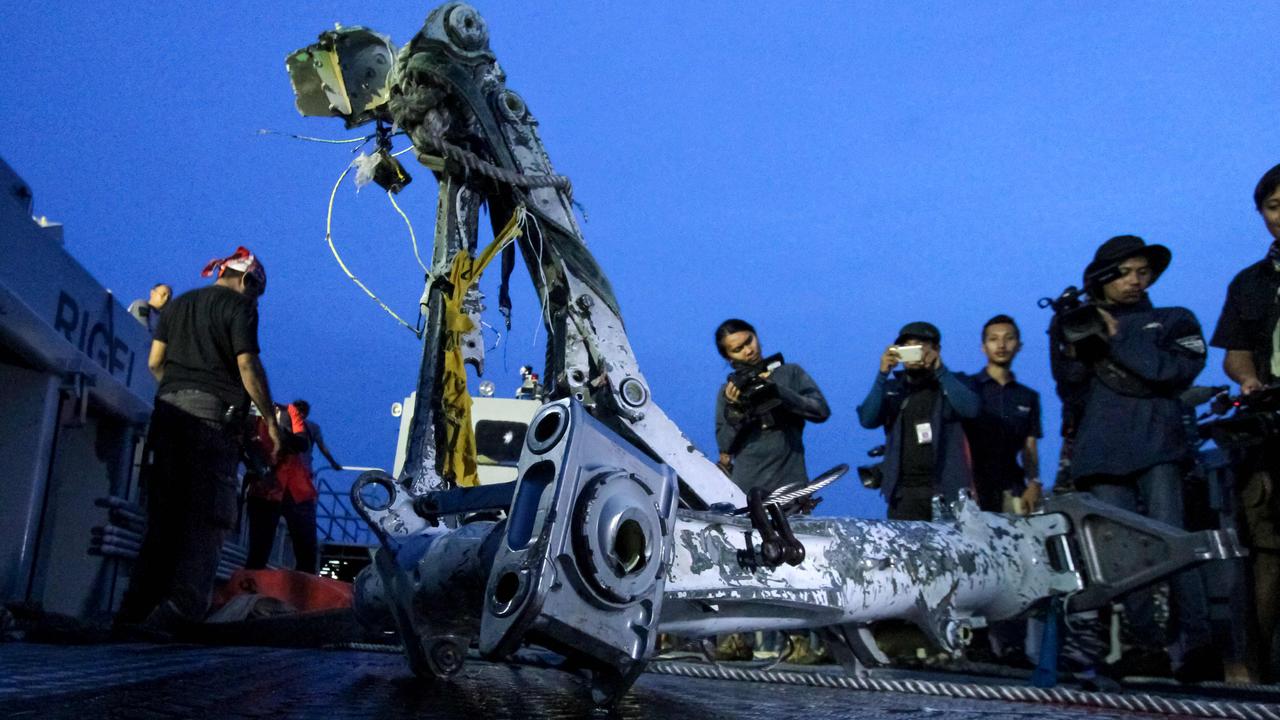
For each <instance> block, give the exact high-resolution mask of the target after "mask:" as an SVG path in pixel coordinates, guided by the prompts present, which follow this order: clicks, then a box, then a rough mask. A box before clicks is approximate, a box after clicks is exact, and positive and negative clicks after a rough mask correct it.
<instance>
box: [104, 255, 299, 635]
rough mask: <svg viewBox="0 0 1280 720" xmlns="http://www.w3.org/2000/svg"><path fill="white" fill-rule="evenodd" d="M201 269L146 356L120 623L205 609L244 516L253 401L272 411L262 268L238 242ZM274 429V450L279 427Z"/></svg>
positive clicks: (162, 620)
mask: <svg viewBox="0 0 1280 720" xmlns="http://www.w3.org/2000/svg"><path fill="white" fill-rule="evenodd" d="M201 275H202V276H204V277H214V278H215V279H214V282H213V283H212V284H210V285H207V286H205V287H202V288H198V289H196V290H191V291H189V292H186V293H183V294H182V295H180V296H179V297H177V298H176V299H174V300H172V301H171V302H170V303H169V304H168V307H166V309H165V312H164V314H163V315H161V316H160V323H159V325H158V327H157V328H156V332H155V337H154V339H153V341H152V343H151V352H150V356H149V357H148V361H147V366H148V368H149V369H150V370H151V373H152V374H153V375H155V378H156V381H157V388H156V398H155V409H154V411H153V412H152V415H151V424H150V429H149V431H148V434H147V444H146V449H145V452H144V459H143V468H142V484H143V488H144V492H145V493H146V505H147V534H146V537H145V538H144V539H143V543H142V548H141V550H140V552H139V554H138V561H137V563H136V564H135V565H134V568H133V573H132V576H131V577H130V579H129V589H128V591H127V592H126V593H125V597H124V600H123V602H122V603H121V607H120V612H119V614H117V616H116V624H117V626H118V627H121V628H122V629H123V628H129V627H133V626H140V627H141V628H143V629H144V630H145V631H147V632H162V633H167V632H172V631H174V630H177V629H180V628H181V627H182V626H183V625H184V624H186V623H193V622H199V621H201V620H202V619H203V618H204V614H205V612H206V611H207V610H208V607H209V599H210V595H211V594H212V591H213V581H214V575H215V573H216V572H217V568H218V558H219V556H220V554H221V550H222V541H223V538H224V537H225V535H226V531H227V530H228V529H230V528H231V527H232V525H233V524H234V522H235V518H236V511H237V505H236V496H237V490H238V488H237V485H236V483H237V478H236V470H237V466H238V465H239V462H240V451H241V443H242V440H243V437H244V427H245V421H246V417H247V414H248V409H249V403H250V402H252V403H253V404H254V405H256V406H257V407H258V409H259V411H260V412H262V413H263V414H264V415H267V416H269V415H270V414H271V413H272V408H273V405H272V402H271V392H270V390H269V388H268V386H267V376H266V372H265V371H264V370H263V369H262V363H261V362H260V361H259V359H258V353H259V349H258V308H257V302H258V298H259V297H260V296H261V295H262V294H263V293H264V292H265V291H266V288H267V273H266V269H265V268H264V267H263V266H262V263H261V261H259V260H258V258H257V257H255V256H254V254H253V253H252V252H250V251H249V250H248V249H247V248H244V247H240V248H238V249H237V250H236V252H235V253H233V254H232V255H230V256H229V257H225V258H220V259H214V260H211V261H209V263H208V265H206V266H205V268H204V271H203V272H202V273H201ZM268 437H269V440H270V446H269V447H268V452H269V454H272V455H274V453H275V452H276V449H277V448H278V447H279V445H280V431H279V429H278V428H275V427H272V428H269V429H268Z"/></svg>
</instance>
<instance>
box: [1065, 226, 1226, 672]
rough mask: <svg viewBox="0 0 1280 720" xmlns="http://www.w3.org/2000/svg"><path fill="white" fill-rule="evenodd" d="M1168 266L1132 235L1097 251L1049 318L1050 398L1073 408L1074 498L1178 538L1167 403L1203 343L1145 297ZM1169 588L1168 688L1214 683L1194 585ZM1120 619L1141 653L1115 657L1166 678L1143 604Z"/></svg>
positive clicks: (1132, 603) (1179, 469) (1194, 370)
mask: <svg viewBox="0 0 1280 720" xmlns="http://www.w3.org/2000/svg"><path fill="white" fill-rule="evenodd" d="M1171 259H1172V254H1171V253H1170V252H1169V249H1168V248H1166V247H1164V246H1162V245H1147V244H1146V243H1145V242H1144V241H1143V240H1142V238H1139V237H1136V236H1133V235H1121V236H1118V237H1113V238H1111V239H1110V240H1108V241H1106V242H1105V243H1103V244H1102V246H1101V247H1099V248H1098V250H1097V252H1096V253H1095V255H1094V258H1093V261H1092V262H1091V263H1089V266H1088V267H1087V268H1086V269H1085V272H1084V286H1085V291H1086V292H1087V293H1088V295H1089V304H1088V305H1086V306H1085V307H1084V308H1082V309H1081V310H1078V311H1073V312H1072V313H1069V314H1063V315H1060V316H1058V317H1055V318H1054V322H1053V323H1052V324H1051V327H1050V334H1051V336H1052V337H1051V353H1052V354H1053V357H1052V361H1053V362H1052V366H1053V371H1054V379H1055V380H1056V381H1057V383H1058V393H1059V395H1061V396H1062V397H1063V398H1064V402H1066V401H1071V402H1074V403H1076V406H1077V413H1078V424H1077V427H1076V429H1075V438H1074V449H1073V451H1072V456H1071V479H1072V481H1073V482H1074V484H1075V485H1076V487H1078V488H1079V489H1081V490H1088V491H1090V492H1092V493H1093V494H1095V495H1096V496H1097V497H1098V498H1099V499H1101V500H1104V501H1106V502H1108V503H1111V504H1113V505H1116V506H1119V507H1122V508H1124V509H1126V510H1132V511H1135V512H1143V514H1145V515H1147V516H1148V517H1150V518H1153V519H1155V520H1159V521H1161V522H1163V523H1166V524H1168V525H1173V526H1175V527H1183V526H1184V517H1183V505H1182V478H1183V472H1184V464H1185V463H1186V462H1187V461H1188V460H1189V459H1190V458H1189V455H1190V450H1189V448H1190V446H1189V444H1188V442H1187V437H1186V433H1185V428H1184V425H1183V423H1182V405H1181V403H1180V402H1179V399H1178V396H1179V394H1180V393H1181V392H1182V391H1183V390H1186V389H1187V388H1188V387H1189V386H1190V385H1191V383H1192V382H1193V381H1194V380H1195V378H1196V376H1197V375H1199V374H1200V371H1201V370H1202V369H1204V363H1205V342H1204V337H1203V336H1202V335H1201V332H1200V323H1199V321H1197V320H1196V317H1195V315H1194V314H1192V312H1191V311H1190V310H1187V309H1186V308H1181V307H1161V308H1157V307H1154V306H1152V304H1151V301H1150V299H1149V298H1148V297H1147V288H1149V287H1150V286H1151V285H1152V284H1153V283H1155V281H1156V280H1158V279H1159V277H1160V275H1161V273H1163V272H1164V270H1165V268H1167V267H1168V265H1169V261H1170V260H1171ZM1170 586H1171V590H1172V593H1173V598H1174V603H1173V604H1174V606H1175V608H1176V613H1177V619H1178V627H1179V628H1180V629H1181V631H1182V633H1183V634H1184V636H1185V639H1186V647H1188V648H1191V650H1190V651H1189V652H1188V654H1187V656H1186V660H1185V662H1184V663H1183V667H1182V668H1181V669H1180V670H1179V677H1180V678H1182V679H1188V680H1192V679H1194V680H1203V679H1210V678H1212V677H1215V676H1216V677H1218V678H1219V679H1220V676H1221V673H1222V666H1221V661H1220V659H1219V658H1218V657H1217V655H1216V652H1215V651H1214V650H1213V648H1212V644H1211V640H1212V638H1211V634H1210V627H1209V617H1208V606H1207V604H1206V600H1205V594H1204V588H1203V586H1202V585H1201V583H1200V580H1199V576H1198V575H1197V574H1196V573H1195V572H1194V571H1188V572H1183V573H1179V574H1177V575H1175V576H1173V578H1171V580H1170ZM1125 608H1126V615H1127V616H1128V618H1129V621H1130V623H1131V625H1132V627H1133V629H1134V631H1135V635H1136V637H1138V638H1140V639H1141V641H1142V642H1144V643H1145V645H1142V646H1138V647H1135V648H1133V649H1132V650H1131V651H1130V653H1127V654H1126V657H1125V658H1124V659H1122V661H1121V662H1122V663H1124V667H1126V668H1128V669H1129V670H1131V671H1133V672H1141V673H1144V674H1151V673H1154V672H1163V673H1167V672H1168V669H1167V668H1168V664H1169V659H1168V654H1167V653H1166V652H1165V650H1164V645H1165V643H1164V641H1163V633H1162V631H1161V629H1160V626H1159V625H1158V624H1157V623H1156V619H1155V606H1154V603H1153V598H1152V593H1151V592H1150V591H1149V590H1148V591H1139V592H1136V593H1131V594H1130V595H1129V596H1128V597H1126V598H1125ZM1117 670H1119V669H1117Z"/></svg>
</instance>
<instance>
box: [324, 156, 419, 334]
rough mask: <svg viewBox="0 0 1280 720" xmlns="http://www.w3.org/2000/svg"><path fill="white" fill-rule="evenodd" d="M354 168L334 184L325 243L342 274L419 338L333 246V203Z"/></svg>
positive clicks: (344, 171)
mask: <svg viewBox="0 0 1280 720" xmlns="http://www.w3.org/2000/svg"><path fill="white" fill-rule="evenodd" d="M353 167H355V163H350V164H348V165H347V167H346V169H345V170H343V171H342V174H341V175H339V176H338V180H337V182H335V183H334V184H333V189H332V190H330V191H329V210H328V212H327V213H326V215H325V219H324V239H325V242H327V243H329V252H332V253H333V259H335V260H337V261H338V267H340V268H342V272H344V273H346V275H347V277H348V278H350V279H351V282H353V283H355V284H356V285H357V286H359V288H360V289H361V290H363V291H364V294H365V295H368V296H369V297H371V298H373V301H374V302H376V303H378V307H380V308H382V309H383V310H385V311H386V312H387V314H388V315H390V316H391V317H393V318H395V320H396V322H398V323H400V324H401V325H403V326H405V328H406V329H408V331H409V332H411V333H413V334H414V335H415V336H417V335H418V334H419V333H418V331H417V329H415V328H414V327H413V326H412V325H410V324H409V323H407V322H405V321H404V318H402V317H400V316H399V315H397V314H396V311H395V310H392V309H391V308H389V307H387V304H386V303H384V302H382V298H379V297H378V296H377V295H374V294H373V291H372V290H370V289H369V288H368V287H367V286H365V284H364V283H362V282H360V278H357V277H356V276H355V274H354V273H352V272H351V270H350V269H348V268H347V264H346V263H345V262H343V261H342V256H341V255H339V254H338V248H337V247H335V246H334V244H333V202H334V199H335V198H336V197H337V196H338V188H339V187H340V186H341V185H342V181H343V180H345V179H346V177H347V173H349V172H351V168H353ZM392 204H394V201H392Z"/></svg>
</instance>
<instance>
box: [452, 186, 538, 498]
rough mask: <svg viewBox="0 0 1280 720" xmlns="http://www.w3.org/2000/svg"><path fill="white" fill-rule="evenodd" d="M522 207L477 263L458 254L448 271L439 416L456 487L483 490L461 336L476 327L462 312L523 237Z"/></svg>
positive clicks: (476, 258) (461, 253)
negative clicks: (496, 261) (489, 270)
mask: <svg viewBox="0 0 1280 720" xmlns="http://www.w3.org/2000/svg"><path fill="white" fill-rule="evenodd" d="M524 213H525V210H524V206H523V205H520V206H517V207H516V210H515V212H514V213H512V214H511V219H510V220H508V221H507V225H506V227H504V228H502V232H500V233H498V236H497V237H495V238H494V239H493V242H491V243H489V245H488V246H487V247H485V249H484V250H483V251H482V252H481V253H480V254H479V255H478V256H476V257H474V258H473V257H471V256H470V255H468V254H466V253H464V252H460V253H458V254H457V255H454V257H453V267H452V268H450V270H449V284H450V288H451V289H450V291H449V294H448V295H446V296H445V299H444V372H443V373H441V376H440V382H441V388H440V390H441V394H440V396H441V405H442V407H441V412H442V415H443V418H444V422H445V450H444V468H443V470H444V476H445V478H446V479H448V480H452V481H453V482H454V484H455V485H457V486H458V487H475V486H476V485H479V484H480V476H479V474H478V473H477V471H476V435H475V432H474V431H473V430H472V429H471V394H470V393H468V392H467V368H466V366H465V365H464V364H463V362H462V336H463V335H466V334H467V333H469V332H471V331H472V330H473V329H475V323H473V322H471V318H469V317H467V314H466V313H464V312H463V311H462V300H463V298H465V297H466V296H467V290H468V289H470V288H471V286H472V285H474V284H475V283H476V281H477V280H479V278H480V275H481V273H483V272H484V269H485V266H487V265H488V264H489V261H490V260H493V258H495V257H497V255H498V253H499V252H501V251H502V249H503V248H505V247H506V246H507V244H508V243H510V242H512V241H513V240H515V239H516V238H517V237H519V236H520V234H521V232H522V229H523V220H524Z"/></svg>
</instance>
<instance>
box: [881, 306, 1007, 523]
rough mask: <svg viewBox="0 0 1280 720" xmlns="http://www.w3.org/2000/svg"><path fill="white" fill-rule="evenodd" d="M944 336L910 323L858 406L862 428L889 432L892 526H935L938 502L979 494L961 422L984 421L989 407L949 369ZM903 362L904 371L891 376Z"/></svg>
mask: <svg viewBox="0 0 1280 720" xmlns="http://www.w3.org/2000/svg"><path fill="white" fill-rule="evenodd" d="M941 351H942V333H941V332H939V331H938V328H937V327H936V326H934V325H933V324H932V323H927V322H911V323H907V324H906V325H904V326H903V327H902V329H901V330H899V331H898V337H897V340H896V341H895V342H894V344H893V345H891V346H889V348H888V349H887V350H885V352H884V354H883V355H882V356H881V357H880V372H879V373H877V374H876V379H875V382H873V383H872V385H871V390H870V391H869V392H868V393H867V397H866V399H864V400H863V401H862V404H861V405H859V406H858V422H859V423H860V424H861V425H862V427H864V428H867V429H871V428H877V427H883V428H884V433H885V453H884V465H883V469H882V476H883V480H882V481H881V485H880V492H881V493H882V494H883V495H884V499H885V502H887V503H888V504H889V512H888V516H889V519H890V520H929V519H931V518H932V517H933V509H932V506H933V503H932V500H933V496H935V495H942V496H943V497H944V498H946V499H947V500H948V501H951V500H954V499H955V498H956V496H957V494H958V493H959V492H960V491H962V490H967V491H972V489H973V471H972V469H971V467H970V465H969V448H968V445H967V443H966V442H965V436H964V429H963V428H962V427H961V425H960V419H961V418H972V417H977V415H978V412H979V410H981V407H982V401H981V399H980V398H979V397H978V395H977V393H975V392H974V391H973V390H972V389H971V388H970V387H969V386H968V385H966V384H965V383H964V382H963V381H962V380H961V379H960V378H959V377H957V376H956V375H955V374H953V373H952V372H951V371H950V370H948V369H947V366H946V365H943V364H942V355H941ZM899 363H901V364H902V367H903V369H902V370H900V371H898V372H896V373H895V374H894V375H893V376H892V377H890V375H889V373H890V371H892V370H893V368H895V367H897V365H898V364H899Z"/></svg>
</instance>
